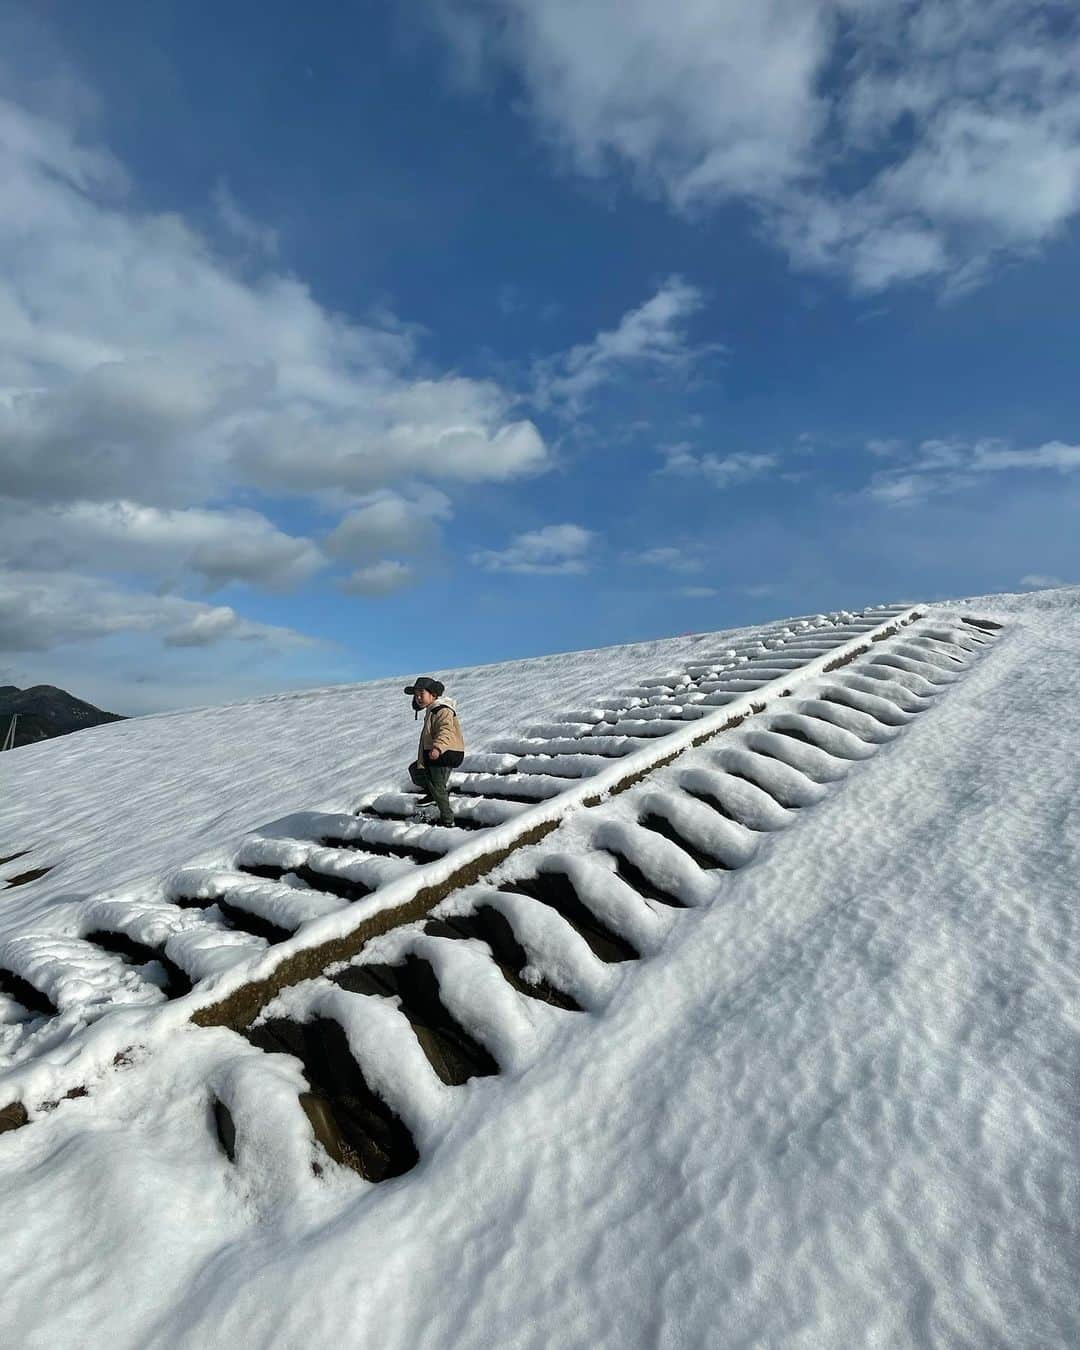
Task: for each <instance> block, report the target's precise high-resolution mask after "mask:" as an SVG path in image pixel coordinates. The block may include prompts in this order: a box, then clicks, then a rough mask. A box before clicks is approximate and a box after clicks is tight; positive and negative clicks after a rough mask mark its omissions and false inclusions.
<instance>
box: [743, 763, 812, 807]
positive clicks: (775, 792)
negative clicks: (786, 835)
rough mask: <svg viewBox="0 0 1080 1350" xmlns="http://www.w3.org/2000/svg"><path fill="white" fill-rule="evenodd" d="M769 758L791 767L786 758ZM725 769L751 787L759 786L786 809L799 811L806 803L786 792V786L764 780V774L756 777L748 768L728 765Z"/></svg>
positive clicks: (787, 767)
mask: <svg viewBox="0 0 1080 1350" xmlns="http://www.w3.org/2000/svg"><path fill="white" fill-rule="evenodd" d="M753 753H754V754H755V755H764V753H765V752H764V751H762V750H755V751H753ZM768 758H769V759H772V760H773V761H774V762H775V763H777V764H783V765H784V768H785V769H790V768H791V765H790V764H787V763H785V761H784V760H782V759H780V758H778V757H777V756H776V755H769V756H768ZM723 769H724V772H725V773H728V774H730V775H731V776H732V778H741V779H742V780H743V782H744V783H749V784H750V786H751V787H756V788H758V789H759V790H760V791H761V792H764V793H765V795H766V796H767V797H771V798H772V799H773V801H774V802H776V804H777V806H782V807H783V808H784V809H785V810H786V811H798V810H800V809H801V808H802V807H803V806H804V805H805V804H806V803H805V802H802V801H796V800H795V799H794V798H793V797H792V795H791V793H789V792H786V791H785V790H784V788H782V787H781V788H777V787H775V785H773V784H771V783H766V782H765V781H763V780H764V778H765V775H762V778H755V777H754V776H753V774H752V773H750V772H749V771H748V770H747V771H744V770H743V769H729V768H728V767H727V766H726V765H724V766H723ZM792 772H795V773H797V772H798V770H792Z"/></svg>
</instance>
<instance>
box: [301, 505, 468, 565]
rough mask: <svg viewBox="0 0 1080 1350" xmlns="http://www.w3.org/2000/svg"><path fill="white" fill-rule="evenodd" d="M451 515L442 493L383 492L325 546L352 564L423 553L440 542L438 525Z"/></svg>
mask: <svg viewBox="0 0 1080 1350" xmlns="http://www.w3.org/2000/svg"><path fill="white" fill-rule="evenodd" d="M449 515H450V500H449V498H448V497H446V496H445V495H444V494H443V493H441V492H436V491H434V490H432V489H428V490H426V491H418V492H416V493H414V494H413V495H412V496H410V497H406V496H403V495H402V494H401V493H398V492H382V493H379V494H377V495H376V496H374V497H372V498H370V499H369V500H368V501H366V502H364V503H363V504H362V505H360V506H359V507H357V509H356V510H355V511H351V512H350V513H349V514H348V515H347V516H345V517H344V518H343V519H342V520H341V521H340V523H339V524H338V525H337V526H336V528H335V529H334V530H333V531H332V532H331V533H330V534H329V535H327V537H326V539H325V540H324V541H323V542H324V545H325V547H326V549H327V551H328V552H329V553H332V554H333V555H334V556H335V557H336V558H344V559H347V560H349V561H351V562H358V561H360V560H362V559H365V558H376V557H378V556H379V555H381V554H386V553H405V554H413V553H423V552H424V551H425V550H427V549H428V548H430V547H431V546H432V545H433V544H434V543H435V541H436V540H437V538H438V525H437V522H438V521H440V520H445V519H446V518H447V517H449Z"/></svg>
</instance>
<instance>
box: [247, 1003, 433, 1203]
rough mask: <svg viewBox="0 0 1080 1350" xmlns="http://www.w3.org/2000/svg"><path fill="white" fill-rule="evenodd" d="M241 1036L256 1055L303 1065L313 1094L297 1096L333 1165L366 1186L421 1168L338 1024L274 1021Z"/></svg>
mask: <svg viewBox="0 0 1080 1350" xmlns="http://www.w3.org/2000/svg"><path fill="white" fill-rule="evenodd" d="M244 1034H245V1035H246V1036H247V1038H248V1040H249V1041H250V1042H251V1044H252V1045H255V1046H258V1048H259V1049H260V1050H266V1051H269V1052H270V1053H278V1054H285V1055H292V1056H294V1057H295V1058H296V1059H298V1060H299V1061H300V1063H301V1064H302V1065H303V1068H304V1074H305V1076H306V1077H307V1080H308V1083H309V1084H310V1086H311V1089H312V1090H311V1092H305V1093H302V1094H301V1096H300V1105H301V1107H302V1108H303V1110H304V1113H305V1114H306V1115H307V1118H308V1120H309V1121H310V1122H311V1127H312V1129H313V1131H314V1133H315V1137H316V1139H317V1140H318V1141H319V1143H320V1144H322V1146H323V1147H324V1148H325V1149H326V1151H327V1152H328V1153H329V1154H330V1156H331V1157H332V1158H334V1159H335V1161H337V1162H339V1163H343V1164H344V1165H345V1166H346V1167H351V1168H352V1169H353V1170H354V1171H356V1172H359V1173H360V1175H361V1176H362V1177H364V1178H366V1180H368V1181H386V1180H388V1179H389V1178H390V1177H397V1176H401V1175H402V1173H404V1172H408V1171H409V1170H410V1169H411V1168H413V1167H415V1166H416V1164H417V1163H418V1162H419V1160H420V1155H419V1153H418V1152H417V1151H416V1144H415V1143H414V1142H413V1137H412V1135H411V1134H410V1133H409V1130H408V1127H407V1126H406V1125H405V1123H404V1122H403V1121H402V1120H401V1118H400V1117H399V1116H398V1115H397V1114H396V1113H395V1112H394V1111H392V1110H391V1109H390V1107H389V1106H388V1105H387V1104H386V1102H384V1101H383V1100H382V1098H381V1097H379V1096H378V1095H377V1094H376V1093H375V1092H373V1091H372V1090H371V1088H370V1087H369V1086H368V1084H367V1081H366V1079H365V1078H364V1075H363V1072H362V1071H361V1069H360V1066H359V1064H357V1062H356V1060H355V1059H354V1058H353V1054H352V1051H351V1050H350V1048H349V1041H348V1037H347V1036H346V1034H345V1031H344V1028H342V1027H341V1026H339V1025H338V1023H337V1022H334V1021H331V1020H330V1019H328V1018H317V1019H316V1020H315V1021H313V1022H307V1023H304V1024H303V1025H301V1024H300V1023H299V1022H291V1021H288V1020H286V1019H285V1018H278V1019H275V1020H273V1021H270V1022H265V1023H263V1024H262V1025H261V1026H257V1027H250V1028H248V1030H247V1031H246V1032H245V1033H244Z"/></svg>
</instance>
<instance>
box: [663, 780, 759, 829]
mask: <svg viewBox="0 0 1080 1350" xmlns="http://www.w3.org/2000/svg"><path fill="white" fill-rule="evenodd" d="M725 773H728V774H730V775H731V777H733V778H741V779H742V781H743V782H744V783H750V782H751V780H750V779H749V778H746V777H744V776H743V775H742V774H732V773H731V770H730V769H726V770H725ZM681 786H682V791H683V792H685V793H686V795H687V796H688V797H693V799H694V800H695V801H696V802H701V804H702V805H703V806H707V807H708V808H709V810H710V811H715V812H716V814H717V815H718V816H723V817H724V819H725V820H730V821H731V822H732V823H733V824H735V825H741V826H742V827H743V829H744V830H754V831H756V832H757V833H759V834H760V833H763V831H762V829H761V826H760V825H755V824H753V822H752V821H749V820H747V819H746V818H745V817H744V816H739V815H736V814H735V808H734V807H732V806H729V805H728V803H727V802H725V801H723V800H722V799H721V798H720V797H718V796H717V795H716V794H715V793H714V792H708V791H706V790H705V789H704V788H691V787H687V786H686V785H685V784H682V785H681ZM752 786H753V787H757V786H758V785H757V784H756V783H753V784H752Z"/></svg>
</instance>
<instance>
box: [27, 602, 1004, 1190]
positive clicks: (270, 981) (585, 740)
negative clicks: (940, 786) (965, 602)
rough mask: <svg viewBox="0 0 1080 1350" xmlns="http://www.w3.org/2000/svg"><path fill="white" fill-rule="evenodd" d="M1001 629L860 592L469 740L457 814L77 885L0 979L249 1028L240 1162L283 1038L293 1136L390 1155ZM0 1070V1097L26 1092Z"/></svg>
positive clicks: (558, 1019) (374, 808) (35, 1013)
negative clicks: (149, 1003) (92, 895)
mask: <svg viewBox="0 0 1080 1350" xmlns="http://www.w3.org/2000/svg"><path fill="white" fill-rule="evenodd" d="M994 627H995V626H994V625H991V624H989V623H987V622H986V621H977V620H972V619H960V618H958V617H955V616H953V615H949V616H948V617H947V618H943V617H941V616H940V615H938V616H935V617H933V618H930V619H926V618H919V617H918V615H917V614H916V613H915V612H914V611H910V610H899V609H897V610H882V609H875V610H870V611H867V612H865V613H862V614H858V615H843V616H835V618H834V619H833V620H831V621H825V622H822V621H802V622H801V623H800V624H798V625H795V624H791V625H787V626H785V627H783V628H779V629H773V630H765V631H764V632H763V633H762V635H761V636H760V638H759V639H758V640H757V641H755V642H753V643H749V644H746V646H744V647H743V648H741V649H727V650H724V651H722V652H717V653H712V654H709V655H708V656H706V657H702V658H697V659H696V660H695V663H694V664H693V666H688V667H687V668H685V669H683V670H679V671H672V672H668V673H666V674H663V675H660V676H657V677H647V678H646V679H644V680H642V681H640V682H639V684H638V685H636V686H634V687H633V688H632V689H631V690H629V691H624V692H623V694H622V695H621V696H619V697H613V698H611V699H609V700H607V701H605V702H603V703H601V704H599V705H598V706H596V707H590V708H586V709H576V710H573V711H571V712H568V713H566V714H565V715H564V716H563V717H562V718H560V719H557V720H555V721H552V722H549V723H546V724H544V725H542V726H534V727H530V728H527V729H526V731H525V732H524V733H523V734H522V735H521V736H520V737H516V738H515V737H510V738H504V739H502V740H500V741H498V742H496V743H495V744H494V745H492V746H490V747H488V748H487V749H486V750H485V751H483V752H482V753H481V754H479V755H477V756H474V757H472V758H471V760H470V761H467V763H466V765H465V766H463V771H462V772H461V773H460V774H458V775H455V781H454V788H455V798H456V801H455V809H456V810H457V811H458V812H459V813H460V816H461V818H462V825H463V826H464V828H463V829H455V830H446V829H443V828H441V827H438V826H428V825H422V824H416V823H413V822H411V821H409V820H408V819H403V817H404V816H405V815H406V813H407V812H409V811H410V809H411V800H410V798H411V794H410V793H409V792H408V791H400V790H386V789H383V790H377V791H372V792H369V793H368V794H366V795H365V796H364V797H363V798H362V799H361V800H360V802H359V804H358V811H357V814H356V815H325V814H318V813H307V814H303V815H298V816H294V817H290V818H289V820H288V821H287V822H278V823H277V826H276V827H275V828H274V829H272V830H268V831H265V832H263V833H261V834H259V835H256V836H253V837H251V838H249V839H247V840H245V841H244V842H243V844H242V845H241V846H240V847H239V849H238V850H237V852H236V855H235V860H234V865H233V868H232V869H214V870H207V869H200V868H192V869H184V870H182V871H181V872H179V873H177V874H175V876H174V877H173V878H171V880H170V884H169V890H168V896H167V899H166V900H164V901H155V902H147V903H146V904H143V905H139V904H132V903H131V902H121V901H117V900H107V899H106V900H99V901H90V902H88V903H87V905H86V927H85V933H84V936H83V937H82V938H81V939H67V940H66V943H67V945H66V946H65V947H64V950H63V951H60V950H58V944H57V940H56V939H55V938H50V939H48V940H45V939H42V940H41V942H40V943H39V944H35V941H34V937H33V935H28V936H26V937H25V938H22V939H18V940H14V941H10V942H9V943H8V944H7V945H6V948H5V950H4V951H3V952H0V982H3V981H6V985H4V984H2V983H0V988H3V989H4V992H5V993H7V994H8V996H9V997H10V998H13V999H15V1000H16V1001H19V1000H20V996H21V1000H22V1002H23V1004H24V1007H25V1010H26V1013H27V1016H28V1019H29V1018H31V1015H32V1017H33V1018H36V1019H49V1018H51V1019H53V1020H57V1019H58V1018H62V1017H63V1016H64V1015H65V1014H66V1015H68V1016H71V1014H72V1010H77V1009H78V1008H79V1006H80V993H81V994H82V995H83V997H85V995H86V993H87V992H89V994H90V995H92V997H93V999H94V1000H95V1001H96V1004H97V1005H100V1003H101V1002H102V989H103V987H104V986H105V985H106V984H107V983H108V981H110V980H112V981H113V982H114V984H115V989H116V993H117V1001H118V1002H124V1001H130V1000H132V999H133V998H136V997H137V994H138V988H139V986H140V985H142V986H145V983H146V981H147V980H151V981H153V983H154V984H155V985H156V986H157V990H156V991H155V992H157V997H158V999H159V1000H160V1001H161V1002H162V1003H164V1004H166V1005H167V1006H168V1007H169V1008H170V1009H171V1010H172V1011H173V1012H174V1013H175V1014H176V1015H183V1016H184V1017H185V1018H186V1017H187V1016H193V1017H194V1020H195V1021H196V1022H198V1023H200V1024H202V1025H230V1026H232V1027H234V1028H235V1029H237V1030H239V1031H241V1032H242V1033H243V1036H244V1038H245V1042H246V1043H247V1045H248V1047H249V1050H248V1056H249V1058H247V1059H245V1061H244V1070H243V1072H239V1071H236V1072H233V1070H232V1069H230V1070H229V1071H228V1072H226V1071H225V1069H224V1068H223V1070H222V1073H221V1075H220V1078H219V1081H217V1082H216V1083H215V1084H214V1085H213V1087H212V1092H213V1098H214V1103H215V1105H214V1111H213V1119H214V1121H215V1123H216V1127H217V1129H218V1133H219V1137H220V1138H221V1140H222V1144H223V1146H224V1147H225V1148H226V1150H227V1151H228V1152H229V1153H230V1154H231V1155H235V1154H236V1153H237V1151H238V1150H243V1149H245V1148H253V1147H257V1146H258V1140H259V1138H260V1136H261V1132H262V1130H263V1128H264V1126H265V1121H263V1122H262V1123H259V1122H258V1121H256V1120H255V1114H256V1113H255V1110H254V1107H253V1106H252V1100H253V1098H252V1095H251V1094H254V1095H255V1096H257V1097H259V1099H260V1100H263V1101H267V1100H271V1099H274V1100H278V1102H279V1105H278V1108H277V1109H279V1110H280V1112H283V1113H284V1114H283V1115H282V1116H281V1119H282V1120H285V1119H287V1118H288V1111H289V1109H290V1108H289V1107H288V1105H287V1103H286V1102H284V1101H283V1100H280V1093H279V1094H278V1098H274V1093H273V1092H272V1091H271V1090H270V1088H269V1087H268V1086H267V1083H268V1082H269V1080H268V1079H267V1077H266V1075H267V1074H269V1075H270V1076H271V1078H272V1079H273V1082H274V1083H277V1084H279V1085H280V1083H281V1082H282V1081H285V1080H286V1079H287V1078H288V1075H285V1078H282V1075H281V1074H280V1073H278V1071H277V1070H276V1069H275V1068H273V1065H272V1062H271V1059H270V1058H269V1057H268V1056H266V1055H265V1054H263V1053H261V1052H265V1051H282V1052H285V1053H288V1054H290V1055H292V1056H293V1057H294V1059H296V1060H298V1061H299V1063H300V1064H301V1065H302V1067H303V1074H304V1078H305V1079H306V1082H307V1088H308V1090H307V1091H300V1092H293V1093H292V1098H291V1099H292V1101H293V1108H292V1109H298V1110H302V1112H303V1115H304V1116H305V1117H306V1119H307V1121H308V1123H309V1125H310V1130H308V1131H307V1132H306V1133H305V1131H303V1130H301V1131H300V1132H299V1133H298V1132H297V1130H296V1129H295V1127H293V1126H290V1127H289V1129H288V1130H287V1131H286V1133H287V1135H288V1137H289V1138H290V1139H293V1140H294V1141H296V1140H299V1141H301V1142H300V1143H298V1144H297V1147H308V1146H310V1145H304V1144H303V1142H302V1141H303V1139H305V1138H306V1139H308V1140H309V1141H310V1140H311V1139H312V1138H316V1139H318V1140H319V1141H320V1143H321V1144H322V1145H323V1147H324V1148H325V1149H326V1150H327V1151H328V1152H329V1154H330V1155H331V1156H332V1157H334V1158H335V1159H336V1160H337V1161H339V1162H344V1163H347V1164H349V1165H351V1166H353V1167H354V1168H356V1169H357V1170H359V1171H360V1172H361V1173H362V1174H363V1175H365V1176H367V1177H369V1178H370V1179H380V1178H382V1177H386V1176H391V1175H396V1174H398V1173H399V1172H401V1171H403V1170H406V1169H407V1168H408V1167H410V1166H412V1165H413V1164H414V1163H415V1161H416V1158H417V1157H418V1156H420V1155H421V1153H422V1152H423V1151H424V1145H425V1141H428V1142H430V1140H431V1139H433V1138H434V1137H435V1136H436V1135H437V1133H438V1129H439V1128H441V1127H440V1126H439V1125H438V1121H443V1120H445V1116H446V1112H447V1110H448V1109H450V1107H449V1106H448V1104H447V1099H446V1097H445V1093H446V1092H447V1091H448V1090H450V1089H452V1088H457V1087H460V1086H461V1084H462V1083H464V1082H466V1081H467V1080H469V1079H470V1078H473V1077H478V1076H489V1075H491V1074H494V1073H496V1072H498V1071H499V1070H500V1069H505V1068H508V1067H518V1068H520V1067H522V1066H524V1065H525V1064H527V1062H529V1060H530V1057H535V1056H536V1055H537V1054H539V1053H542V1051H543V1049H544V1046H545V1045H546V1044H547V1042H548V1041H549V1040H550V1038H551V1036H552V1035H554V1034H555V1033H556V1028H557V1027H558V1026H559V1025H560V1024H561V1023H562V1022H564V1021H565V1019H566V1018H567V1017H571V1018H572V1017H573V1016H574V1015H575V1014H577V1013H580V1012H581V1011H582V1010H590V1009H591V1010H597V1009H599V1008H600V1007H602V1006H603V1004H604V1002H605V1001H606V998H607V997H608V996H609V995H610V992H611V989H612V979H613V978H614V974H615V972H616V971H617V968H619V967H621V966H622V965H624V964H626V963H629V962H633V961H635V960H638V959H640V958H642V957H645V956H648V955H649V954H650V952H651V951H654V950H656V948H657V946H658V945H659V944H660V943H661V942H662V941H663V937H664V934H665V932H666V931H667V929H668V927H669V926H670V924H671V923H673V922H677V921H678V920H677V915H678V912H679V911H680V910H682V909H688V908H693V907H695V906H699V905H704V904H710V903H714V902H715V901H716V900H717V899H719V898H720V897H721V896H722V886H723V874H724V873H725V872H727V871H731V870H734V869H738V868H741V867H743V866H745V865H747V864H748V863H750V862H751V861H752V860H753V858H754V857H755V855H756V854H757V853H758V851H759V849H760V848H761V847H763V846H765V845H766V844H767V839H768V835H769V834H770V833H771V832H773V831H776V830H780V829H782V828H784V827H785V826H786V825H787V824H788V823H789V822H790V821H792V820H794V819H796V818H797V814H798V812H799V811H800V810H801V809H803V808H805V807H807V806H811V805H813V804H814V803H816V802H818V801H820V800H822V799H823V798H824V797H825V796H826V795H827V793H828V792H829V791H830V785H832V784H833V783H838V782H839V781H840V780H842V779H843V778H844V777H845V776H846V775H847V774H848V772H849V771H850V769H851V768H852V766H853V765H855V764H857V763H858V762H859V761H861V760H863V759H867V758H869V757H871V756H873V755H874V754H875V753H876V752H877V751H878V750H879V749H880V748H881V747H882V746H884V745H886V744H887V743H888V742H889V741H890V740H892V739H893V738H894V737H895V736H897V735H898V734H899V733H900V732H901V731H902V730H903V727H904V726H905V725H907V723H908V722H910V721H912V720H913V719H914V718H916V717H917V716H918V715H919V714H920V713H921V712H922V711H924V710H925V709H927V708H929V707H931V706H932V705H933V702H934V701H935V699H936V698H937V697H939V696H940V695H941V694H942V693H943V692H945V690H947V688H948V687H949V685H950V684H952V683H953V682H954V681H955V680H957V679H958V678H960V677H961V676H962V674H963V673H964V671H965V670H966V669H967V668H968V667H969V666H970V664H971V662H972V660H973V659H974V658H975V657H976V656H978V655H979V654H980V653H981V650H982V649H983V648H985V647H986V646H987V645H988V644H990V643H991V642H992V641H993V630H994ZM729 709H730V715H728V711H727V710H729ZM699 732H700V733H701V734H700V735H697V734H695V733H699ZM696 740H701V741H702V742H703V743H702V744H701V745H700V746H697V747H695V745H694V742H695V741H696ZM593 780H595V782H594V781H593ZM489 840H490V841H491V844H492V846H489V844H488V841H489ZM354 915H355V920H354V918H353V916H354ZM328 935H329V936H328ZM69 949H70V950H69ZM278 952H280V954H281V955H280V959H277V956H276V953H278ZM221 972H227V973H228V974H229V975H230V976H235V978H234V979H232V980H231V987H229V988H227V989H226V991H225V994H224V996H222V994H221V993H220V985H221V981H220V980H218V981H217V982H216V983H214V982H211V983H212V984H213V988H214V990H215V994H216V997H208V996H207V995H205V994H203V996H202V997H200V994H201V993H202V990H201V987H200V981H206V980H207V979H208V977H210V976H214V975H219V974H220V973H221ZM91 977H92V978H91ZM80 981H81V982H82V988H81V989H80ZM158 991H159V992H158ZM189 991H190V992H189ZM163 1011H164V1009H163ZM32 1025H36V1024H34V1023H32ZM252 1047H254V1048H256V1049H257V1050H258V1051H259V1052H260V1054H259V1055H258V1056H257V1057H256V1059H255V1060H254V1061H251V1060H250V1054H251V1053H252ZM388 1047H392V1050H391V1049H388ZM118 1048H120V1047H118ZM9 1077H10V1079H11V1089H12V1090H11V1091H10V1092H6V1091H4V1090H2V1089H0V1102H3V1101H4V1100H10V1098H11V1097H16V1098H17V1097H19V1095H20V1094H19V1090H18V1088H19V1075H18V1072H16V1073H15V1074H14V1075H10V1076H9ZM267 1094H269V1095H267ZM26 1095H29V1094H26ZM285 1096H286V1097H288V1096H289V1093H288V1092H286V1094H285ZM33 1106H34V1104H33V1103H31V1107H32V1109H31V1114H33ZM9 1118H10V1113H8V1115H5V1117H4V1119H5V1120H6V1119H9ZM0 1128H3V1126H2V1124H0ZM314 1159H315V1155H313V1160H314Z"/></svg>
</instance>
